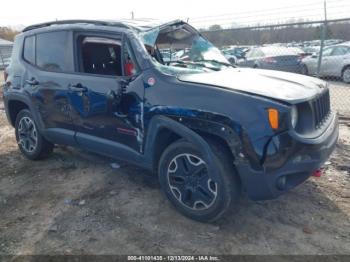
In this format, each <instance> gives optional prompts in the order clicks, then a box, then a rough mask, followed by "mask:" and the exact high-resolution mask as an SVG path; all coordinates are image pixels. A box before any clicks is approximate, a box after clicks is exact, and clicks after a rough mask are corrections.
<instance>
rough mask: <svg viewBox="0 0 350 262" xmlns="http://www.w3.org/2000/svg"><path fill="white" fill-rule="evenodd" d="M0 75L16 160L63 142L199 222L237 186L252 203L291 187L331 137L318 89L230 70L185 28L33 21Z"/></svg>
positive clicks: (306, 80) (320, 85) (225, 206)
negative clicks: (153, 180) (140, 182)
mask: <svg viewBox="0 0 350 262" xmlns="http://www.w3.org/2000/svg"><path fill="white" fill-rule="evenodd" d="M162 53H163V54H164V53H167V54H168V53H169V55H168V58H167V59H166V61H165V59H163V57H162ZM5 77H6V83H5V86H4V101H5V108H6V113H7V117H8V120H9V122H10V123H11V124H12V125H13V126H14V127H15V132H16V139H17V142H18V146H19V149H20V150H21V151H22V153H23V154H24V155H25V156H26V157H28V158H29V159H32V160H37V159H42V158H44V157H46V156H47V155H48V154H49V153H51V152H52V150H53V148H54V144H64V145H69V146H75V147H80V148H83V149H85V150H88V151H93V152H96V153H99V154H102V155H105V156H109V157H113V158H117V159H122V160H124V161H128V162H130V163H132V164H135V165H138V166H141V167H143V168H145V169H148V170H151V171H153V172H154V173H157V174H158V176H159V181H160V184H161V188H162V190H163V191H164V193H165V195H166V196H167V197H168V198H169V200H170V201H171V202H172V203H173V204H174V206H176V208H177V209H178V210H179V211H180V212H182V213H183V214H184V215H186V216H188V217H191V218H193V219H196V220H199V221H214V220H216V219H218V218H219V217H221V216H222V215H223V214H224V213H225V211H227V210H229V208H230V206H231V205H232V204H233V203H235V201H236V200H237V199H238V197H239V195H240V192H241V191H242V190H244V191H246V193H247V195H248V196H249V197H251V198H252V199H255V200H262V199H270V198H274V197H277V196H278V195H280V194H282V193H284V192H286V191H288V190H289V189H291V188H293V187H295V186H296V185H298V184H300V183H301V182H303V181H305V180H306V179H307V178H308V177H309V176H310V175H311V174H312V173H313V172H314V171H315V170H317V169H318V168H320V166H321V165H322V164H323V163H324V162H325V161H326V159H327V158H328V157H329V155H330V154H331V152H332V150H333V149H334V147H335V144H336V142H337V138H338V124H337V116H336V114H335V113H333V112H332V111H331V109H330V99H329V90H328V87H327V83H326V82H323V81H321V80H318V79H316V78H311V77H306V76H302V75H296V74H290V73H281V72H276V71H268V70H257V69H240V68H236V67H234V66H232V65H231V64H230V63H229V62H228V61H227V60H226V59H225V57H223V55H222V54H221V52H220V51H219V50H218V49H217V48H215V47H214V46H213V45H212V44H211V43H210V42H209V41H208V40H207V39H206V38H205V37H203V36H202V35H201V34H200V33H199V32H198V31H196V30H195V29H194V28H193V27H191V26H190V25H188V24H187V23H185V22H183V21H173V22H170V23H166V24H155V23H154V22H145V21H137V20H131V21H118V22H105V21H84V20H74V21H57V22H51V23H44V24H38V25H33V26H30V27H27V28H25V29H24V30H23V32H22V33H21V34H19V35H17V37H16V39H15V44H14V50H13V55H12V59H11V64H10V65H9V67H8V68H7V69H6V71H5Z"/></svg>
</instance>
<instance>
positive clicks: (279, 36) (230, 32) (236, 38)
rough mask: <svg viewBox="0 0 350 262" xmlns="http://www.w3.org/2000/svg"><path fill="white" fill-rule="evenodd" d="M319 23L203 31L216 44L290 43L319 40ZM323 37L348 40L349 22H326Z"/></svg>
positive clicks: (320, 31) (349, 37) (320, 30)
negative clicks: (324, 35)
mask: <svg viewBox="0 0 350 262" xmlns="http://www.w3.org/2000/svg"><path fill="white" fill-rule="evenodd" d="M322 30H323V29H322V26H321V25H317V26H314V25H307V26H306V25H293V26H283V27H281V26H279V27H278V26H275V27H269V28H260V29H259V28H256V27H252V28H241V29H240V28H233V29H226V30H222V27H221V26H220V25H212V26H211V27H209V30H200V31H203V32H202V34H203V35H205V36H206V37H207V38H208V39H209V40H210V41H211V42H212V43H214V44H215V45H216V46H219V47H220V46H226V45H262V44H272V43H290V42H300V41H310V40H319V39H321V35H322ZM325 39H343V40H350V22H342V23H328V24H327V26H326V38H325Z"/></svg>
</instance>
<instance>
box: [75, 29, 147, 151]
mask: <svg viewBox="0 0 350 262" xmlns="http://www.w3.org/2000/svg"><path fill="white" fill-rule="evenodd" d="M74 43H75V49H74V50H75V55H74V56H75V59H76V63H75V64H76V75H75V76H74V77H72V78H71V82H70V84H69V86H68V89H69V98H70V103H71V106H72V108H74V111H76V112H78V114H79V116H80V117H79V121H78V122H76V123H75V127H76V131H77V134H76V139H77V142H78V144H79V145H80V146H82V147H84V148H87V149H89V150H92V151H97V152H101V151H113V147H118V146H120V145H123V146H126V147H128V148H130V149H132V150H136V151H141V146H142V139H141V138H142V134H143V126H142V123H143V121H142V117H143V115H142V110H143V94H144V90H143V84H142V81H141V76H140V75H139V73H138V70H137V68H138V67H137V65H136V62H134V61H136V60H135V59H134V58H133V56H132V54H131V51H130V46H129V45H128V44H127V41H126V40H125V39H123V35H122V34H113V35H110V34H108V35H104V34H96V33H93V32H91V33H88V32H75V34H74ZM130 66H131V67H132V68H130ZM107 153H108V152H107Z"/></svg>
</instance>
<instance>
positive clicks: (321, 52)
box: [317, 0, 327, 77]
mask: <svg viewBox="0 0 350 262" xmlns="http://www.w3.org/2000/svg"><path fill="white" fill-rule="evenodd" d="M323 8H324V23H323V27H322V35H321V46H320V53H319V55H318V63H317V77H320V71H321V66H322V55H323V47H324V40H325V38H326V36H327V1H326V0H324V3H323Z"/></svg>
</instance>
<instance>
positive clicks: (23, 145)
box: [15, 109, 54, 160]
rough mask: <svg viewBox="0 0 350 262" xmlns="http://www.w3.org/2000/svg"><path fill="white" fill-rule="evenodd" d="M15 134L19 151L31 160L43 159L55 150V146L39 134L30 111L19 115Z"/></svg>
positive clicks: (23, 111) (26, 110) (21, 112)
mask: <svg viewBox="0 0 350 262" xmlns="http://www.w3.org/2000/svg"><path fill="white" fill-rule="evenodd" d="M15 133H16V140H17V144H18V147H19V149H20V150H21V152H22V153H23V155H25V156H26V157H27V158H28V159H30V160H38V159H43V158H45V157H47V156H48V155H49V154H50V153H51V152H52V150H53V147H54V145H53V144H52V143H50V142H49V141H47V140H46V139H45V138H44V137H43V136H42V135H41V134H40V133H39V130H38V128H37V125H36V123H35V121H34V118H33V115H32V113H31V112H30V111H29V110H28V109H23V110H21V111H20V112H19V113H18V115H17V117H16V123H15Z"/></svg>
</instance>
